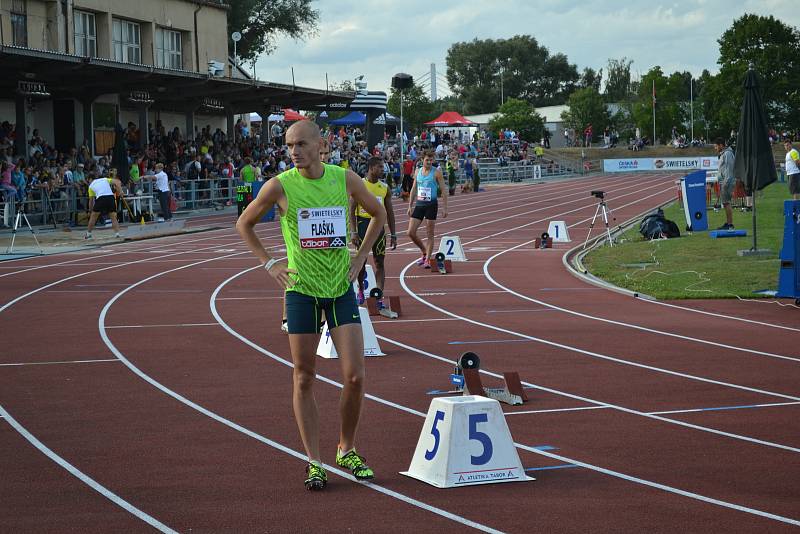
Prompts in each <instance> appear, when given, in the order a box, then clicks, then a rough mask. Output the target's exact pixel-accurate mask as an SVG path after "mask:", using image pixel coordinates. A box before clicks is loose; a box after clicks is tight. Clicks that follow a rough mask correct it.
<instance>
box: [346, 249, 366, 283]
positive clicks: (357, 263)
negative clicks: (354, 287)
mask: <svg viewBox="0 0 800 534" xmlns="http://www.w3.org/2000/svg"><path fill="white" fill-rule="evenodd" d="M366 261H367V255H366V254H364V255H363V256H362V255H361V254H360V253H359V254H356V255H355V256H353V259H352V260H350V273H349V274H348V278H349V279H350V282H351V283H352V282H355V280H356V278H358V273H360V272H361V269H363V268H364V263H365V262H366Z"/></svg>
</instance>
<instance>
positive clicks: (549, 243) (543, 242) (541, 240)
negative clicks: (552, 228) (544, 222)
mask: <svg viewBox="0 0 800 534" xmlns="http://www.w3.org/2000/svg"><path fill="white" fill-rule="evenodd" d="M533 245H534V247H536V248H553V238H552V237H550V234H548V233H547V232H542V235H541V237H537V238H536V240H535V241H534V242H533Z"/></svg>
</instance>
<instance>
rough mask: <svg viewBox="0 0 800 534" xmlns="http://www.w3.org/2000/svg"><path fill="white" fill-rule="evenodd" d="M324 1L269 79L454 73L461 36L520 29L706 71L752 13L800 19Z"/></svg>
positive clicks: (785, 10)
mask: <svg viewBox="0 0 800 534" xmlns="http://www.w3.org/2000/svg"><path fill="white" fill-rule="evenodd" d="M314 6H315V8H316V9H318V10H319V11H320V31H319V35H317V36H316V37H314V38H312V39H309V40H308V41H305V42H303V41H299V42H295V41H293V40H291V39H284V40H282V41H280V42H279V47H278V50H277V51H276V52H275V54H273V55H271V56H264V57H262V58H260V60H259V61H258V67H257V70H258V76H259V79H262V80H269V81H275V82H281V83H291V81H292V80H291V67H292V66H293V67H294V71H295V80H296V83H297V84H298V85H303V86H308V87H318V88H320V87H324V85H325V73H327V74H328V78H329V79H330V80H332V81H333V80H335V81H337V82H338V81H341V80H344V79H353V78H355V77H356V76H358V75H360V74H364V77H365V80H366V81H367V82H368V83H369V89H371V90H385V91H388V87H389V84H390V82H391V78H392V76H393V75H394V74H395V73H397V72H407V73H409V74H411V75H413V76H415V77H418V76H420V75H422V74H424V73H425V72H427V71H428V70H429V69H430V64H431V63H436V68H437V71H438V73H439V74H440V75H441V77H444V75H445V73H446V70H447V66H446V64H445V58H446V56H447V50H448V48H449V47H450V45H451V44H453V43H455V42H459V41H471V40H472V39H474V38H478V39H487V38H492V39H500V38H509V37H512V36H514V35H519V34H528V35H532V36H534V37H535V38H536V39H537V41H538V42H539V44H541V45H543V46H546V47H547V48H548V49H549V50H550V52H551V53H557V52H562V53H564V54H566V55H567V57H568V58H569V60H570V62H572V63H575V64H576V65H577V66H578V69H579V70H581V69H583V68H584V67H592V68H594V69H600V68H605V66H606V63H607V61H608V59H609V58H620V57H622V56H625V57H628V58H630V59H633V61H634V63H633V66H632V68H633V70H634V71H635V72H637V71H638V72H641V73H644V72H647V71H648V70H649V69H650V68H651V67H653V66H655V65H660V66H661V67H662V69H664V70H665V71H666V72H668V73H669V72H673V71H675V70H681V71H684V70H688V71H690V72H692V73H694V74H700V72H702V70H703V69H708V70H710V71H711V72H716V71H717V69H718V66H717V58H718V56H719V45H718V44H717V39H719V37H720V36H721V35H722V33H723V32H724V31H725V30H726V29H728V28H729V27H730V26H731V24H732V23H733V21H734V20H735V19H736V18H738V17H740V16H741V15H743V14H744V13H758V14H761V15H767V14H772V15H774V16H775V17H776V18H779V19H781V20H783V21H785V22H787V23H789V24H796V20H797V19H796V17H795V16H793V15H794V13H795V12H796V2H795V1H794V0H732V1H725V0H674V1H672V2H639V3H633V2H618V1H612V0H587V1H583V2H574V1H571V0H570V1H568V0H550V1H543V0H534V1H525V0H505V1H504V2H502V3H499V2H484V1H479V0H461V1H459V2H454V1H439V2H430V1H423V0H404V1H403V2H396V1H390V0H369V1H357V0H319V1H317V2H315V3H314ZM440 85H441V82H440ZM441 93H446V91H445V90H440V94H441Z"/></svg>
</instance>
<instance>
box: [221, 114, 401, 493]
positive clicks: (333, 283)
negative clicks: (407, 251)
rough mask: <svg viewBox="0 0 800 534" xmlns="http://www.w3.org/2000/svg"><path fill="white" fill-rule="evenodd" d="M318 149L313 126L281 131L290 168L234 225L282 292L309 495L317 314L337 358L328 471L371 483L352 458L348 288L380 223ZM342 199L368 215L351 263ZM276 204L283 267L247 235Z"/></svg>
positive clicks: (359, 349) (365, 195) (368, 199)
mask: <svg viewBox="0 0 800 534" xmlns="http://www.w3.org/2000/svg"><path fill="white" fill-rule="evenodd" d="M321 143H322V139H321V138H320V132H319V128H318V127H317V126H316V125H315V124H314V123H313V122H310V121H299V122H297V123H295V124H294V125H293V126H292V127H291V128H289V130H288V131H287V132H286V144H287V146H288V147H289V153H290V155H291V158H292V162H293V163H294V165H295V167H294V168H292V169H290V170H288V171H285V172H283V173H281V174H279V175H278V176H277V177H276V179H274V180H270V181H268V182H267V183H266V184H265V185H264V187H262V188H261V191H259V193H258V196H257V197H256V198H255V199H253V202H251V203H250V205H249V206H248V207H247V209H245V211H244V212H243V213H242V215H241V216H240V217H239V220H238V221H237V223H236V228H237V230H238V231H239V234H240V235H241V236H242V238H243V239H244V241H245V243H246V244H247V246H248V247H249V248H250V250H252V251H253V253H254V254H255V255H256V257H258V259H259V261H260V262H261V263H262V264H263V265H264V268H265V269H266V270H267V272H269V274H270V275H271V276H272V277H273V278H274V279H275V280H276V281H277V282H278V283H279V284H280V285H281V286H282V287H284V288H285V289H286V312H287V325H288V329H289V346H290V348H291V351H292V361H293V363H294V372H293V385H294V387H293V395H292V402H293V406H294V413H295V419H296V420H297V426H298V427H299V430H300V437H301V439H302V440H303V445H304V446H305V449H306V453H307V454H308V465H307V466H306V479H305V485H306V488H308V489H310V490H317V489H322V488H323V487H325V484H326V482H327V474H326V472H325V469H324V468H323V466H322V463H321V461H320V453H319V412H318V409H317V403H316V400H315V399H314V392H313V385H314V381H315V377H316V370H315V367H316V349H317V344H318V341H319V319H320V317H321V313H322V312H323V311H324V313H325V317H326V320H327V322H328V327H329V330H330V333H331V337H332V338H333V343H334V345H335V346H336V351H337V352H338V354H339V361H340V363H341V365H342V374H343V380H342V383H343V384H344V386H343V388H342V396H341V401H340V403H339V410H340V415H341V429H340V435H339V446H338V448H337V451H336V463H337V465H339V466H342V467H345V468H347V469H350V470H351V471H352V473H353V475H354V476H355V477H356V478H357V479H369V478H372V477H373V476H374V474H373V471H372V469H370V468H369V467H368V466H367V465H366V464H365V462H364V459H363V458H362V457H361V456H359V455H358V454H357V453H356V450H355V434H356V428H357V427H358V420H359V416H360V414H361V404H362V400H363V398H364V346H363V345H364V341H363V337H362V333H361V320H360V315H359V311H358V307H357V306H356V302H355V295H354V293H353V286H352V282H353V280H355V278H356V276H357V275H358V272H359V271H360V270H361V268H362V267H363V265H364V262H365V261H366V259H367V255H368V254H369V251H370V249H371V248H372V245H373V243H374V242H375V240H376V239H377V237H378V234H379V233H380V231H381V229H382V228H383V225H384V224H385V222H386V211H385V210H384V208H383V206H381V204H380V203H379V202H378V200H377V199H376V198H375V196H373V195H372V194H370V193H369V191H367V188H366V187H365V186H364V184H363V182H362V181H361V178H360V177H359V176H358V175H357V174H355V173H354V172H352V171H348V170H345V169H342V168H341V167H337V166H334V165H327V164H324V163H322V162H321V161H320V147H321ZM350 197H352V199H353V200H354V201H355V202H357V203H358V204H359V205H361V206H362V207H364V209H366V210H367V212H369V214H370V215H372V221H371V222H370V225H369V227H368V228H367V232H366V235H365V236H364V240H363V241H362V243H361V247H360V248H359V249H358V252H357V253H356V255H355V257H354V258H353V259H352V261H351V259H350V252H349V250H348V248H347V236H348V216H347V213H348V206H349V201H350ZM276 204H277V205H278V210H279V211H280V214H281V231H282V233H283V238H284V241H285V243H286V250H287V253H288V263H287V262H284V261H283V260H281V259H278V258H275V257H272V256H271V255H270V254H269V253H267V251H266V250H265V249H264V246H263V245H262V243H261V241H260V240H259V239H258V236H257V235H256V233H255V230H254V228H255V225H256V223H257V222H258V221H259V220H260V219H261V217H263V216H264V214H265V213H267V211H269V210H270V209H271V208H272V207H273V206H274V205H276Z"/></svg>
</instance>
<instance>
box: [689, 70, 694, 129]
mask: <svg viewBox="0 0 800 534" xmlns="http://www.w3.org/2000/svg"><path fill="white" fill-rule="evenodd" d="M689 117H690V119H689V120H690V121H691V124H692V138H691V140H690V141H689V142H692V141H694V81H693V79H692V78H689Z"/></svg>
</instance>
